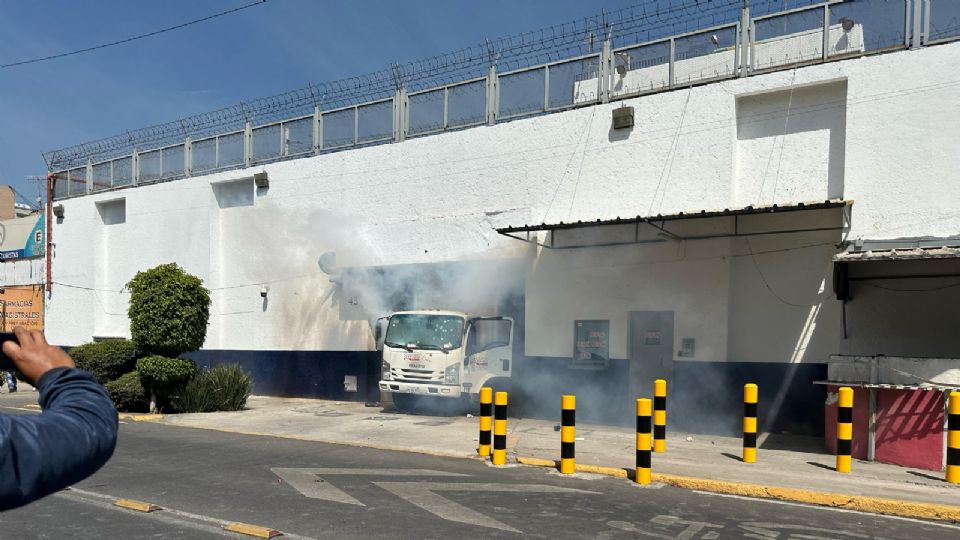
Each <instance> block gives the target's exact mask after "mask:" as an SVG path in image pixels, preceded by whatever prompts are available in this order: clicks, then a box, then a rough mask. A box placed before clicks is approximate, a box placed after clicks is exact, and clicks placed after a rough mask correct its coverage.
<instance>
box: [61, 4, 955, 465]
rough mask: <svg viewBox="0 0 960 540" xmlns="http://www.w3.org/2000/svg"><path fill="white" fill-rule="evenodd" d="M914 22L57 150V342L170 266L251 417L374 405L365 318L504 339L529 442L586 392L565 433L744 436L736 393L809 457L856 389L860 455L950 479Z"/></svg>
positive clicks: (115, 329)
mask: <svg viewBox="0 0 960 540" xmlns="http://www.w3.org/2000/svg"><path fill="white" fill-rule="evenodd" d="M914 5H916V6H919V7H918V8H917V11H914V10H913V9H912V8H913V6H914ZM933 5H934V6H935V8H934V11H933V12H932V15H931V14H930V13H929V12H928V14H927V16H926V17H925V18H920V17H918V16H917V15H916V13H920V12H921V10H922V9H925V6H929V4H927V3H925V2H916V3H914V2H907V3H906V6H907V9H906V10H904V4H903V3H899V2H882V1H878V2H856V3H844V4H840V5H817V6H813V7H811V8H809V9H807V10H802V11H791V12H789V13H785V14H776V13H772V14H768V15H763V16H757V15H756V14H753V15H751V14H749V13H746V12H745V13H743V14H742V16H741V17H737V18H734V19H733V20H731V21H730V23H729V24H727V25H722V26H721V27H716V28H708V29H703V30H698V31H696V32H693V33H689V34H684V35H679V36H663V39H659V40H655V41H653V42H650V43H643V44H640V43H638V42H637V40H636V39H635V40H634V41H629V40H628V37H625V35H612V37H611V38H610V42H608V43H604V44H603V46H602V48H601V47H599V46H598V47H597V50H594V49H592V45H591V50H590V51H584V54H585V56H584V57H578V58H575V59H564V58H560V59H557V60H555V61H553V62H552V63H550V64H548V65H536V64H535V63H532V62H531V63H530V64H529V65H525V66H522V68H521V69H519V71H515V72H509V70H508V68H504V67H502V66H494V67H492V68H489V67H488V66H484V67H483V70H484V73H483V74H482V76H481V77H480V78H478V79H477V80H467V81H466V82H463V83H453V84H451V83H449V82H444V83H442V84H439V85H438V86H429V85H426V84H422V85H420V86H419V87H417V86H416V85H415V84H413V83H410V85H411V87H410V88H406V87H401V88H400V89H396V88H394V87H390V88H389V89H388V90H383V88H380V87H377V86H376V85H375V84H374V83H373V82H370V83H369V84H370V86H369V90H370V92H369V93H368V94H364V96H365V99H366V100H365V99H359V98H356V97H354V98H353V99H354V101H353V102H349V101H344V102H343V103H338V105H337V106H329V105H328V104H324V105H323V107H321V105H320V104H319V103H314V102H310V101H309V97H307V98H303V100H306V101H305V102H306V103H307V106H305V107H306V109H303V108H301V109H296V111H299V112H298V113H297V114H293V113H291V114H290V115H289V116H287V117H283V118H281V119H280V120H279V121H278V119H277V118H276V110H275V109H272V108H270V107H267V105H266V102H265V104H264V109H263V111H268V109H269V114H272V115H274V116H273V117H271V119H269V120H262V121H257V118H262V117H257V118H251V117H250V116H247V117H238V118H240V119H239V123H237V124H236V125H233V126H232V127H229V128H227V127H223V126H221V125H218V126H205V125H202V124H196V125H198V127H197V128H196V133H195V134H191V135H190V137H189V138H187V139H186V140H184V139H183V138H182V131H177V130H173V131H171V133H175V134H176V137H179V139H177V140H174V139H170V140H163V141H162V142H157V141H158V140H159V139H157V138H156V134H157V133H161V132H163V126H158V127H154V128H150V129H149V130H146V131H144V133H148V132H149V134H151V135H150V136H151V137H154V138H153V139H150V138H148V137H147V136H146V135H144V139H143V144H138V145H137V146H136V148H128V147H123V146H122V145H123V144H131V143H130V141H131V140H135V139H136V138H137V137H138V135H137V133H138V132H134V133H133V134H132V135H125V136H124V138H123V139H122V140H121V139H117V140H118V141H120V142H117V143H116V145H117V146H114V147H115V148H117V149H118V150H117V151H116V152H114V153H113V154H110V155H104V154H102V152H103V148H110V147H111V144H114V143H113V142H111V141H112V140H106V141H99V142H98V143H97V144H91V145H89V146H85V145H78V146H76V147H73V148H70V149H65V150H63V151H57V152H51V153H49V154H47V158H48V160H49V161H50V163H51V167H52V172H53V173H54V180H53V182H54V183H53V185H52V186H51V191H52V193H53V194H54V199H55V200H54V201H53V210H54V215H56V216H57V218H56V222H55V223H53V224H52V238H51V239H50V241H51V243H52V245H55V246H56V249H55V250H52V253H51V263H50V264H51V272H52V276H53V279H52V281H51V284H52V292H51V295H50V297H49V299H48V305H47V333H48V337H49V339H50V340H51V341H52V342H55V343H59V344H62V345H77V344H79V343H82V342H85V341H90V340H92V339H96V338H109V337H122V336H127V335H128V333H129V328H128V321H127V317H126V307H127V300H128V293H127V292H126V291H125V290H124V284H125V283H126V282H127V281H128V280H129V279H130V278H131V277H132V276H133V275H134V274H135V273H136V272H137V271H140V270H143V269H146V268H149V267H152V266H154V265H157V264H160V263H166V262H171V261H175V262H177V263H179V264H180V265H181V266H183V267H184V268H185V269H186V270H187V271H189V272H191V273H194V274H196V275H198V276H200V277H201V278H203V280H204V282H205V284H206V285H207V286H208V287H209V288H210V289H211V295H212V298H213V306H212V309H211V320H210V328H209V331H208V334H207V342H206V344H205V346H204V348H203V349H202V350H201V351H198V352H197V353H196V354H195V355H194V357H195V358H196V359H197V360H198V361H199V362H200V363H202V364H208V365H209V364H214V363H218V362H239V363H241V364H242V365H243V366H245V367H246V368H247V369H248V370H250V371H251V372H253V374H254V375H255V380H256V391H257V392H261V393H268V394H275V395H298V396H317V397H328V398H335V399H349V398H351V397H355V398H357V399H363V398H364V396H362V395H360V394H359V393H358V394H351V393H350V392H349V391H348V390H347V389H345V385H344V381H345V380H347V379H348V378H351V377H356V378H357V379H358V380H360V381H361V384H360V387H361V388H363V387H364V386H369V385H370V384H371V383H372V382H374V381H370V380H367V379H370V378H371V376H370V375H369V373H370V371H369V370H368V367H369V365H370V364H371V363H372V362H375V361H376V357H377V353H376V351H375V343H374V332H373V326H374V321H375V320H376V318H377V317H380V316H383V315H385V314H387V313H389V312H392V311H396V310H402V309H423V308H444V309H456V310H465V311H474V312H479V313H490V312H495V313H498V314H501V315H506V316H511V317H513V318H514V320H515V321H517V328H516V329H515V335H516V336H518V339H517V340H515V343H516V345H515V347H516V350H515V354H514V358H515V366H514V368H513V377H514V378H515V379H517V380H518V381H520V382H521V386H522V388H521V389H520V390H519V394H520V395H519V396H518V397H519V398H520V399H519V400H518V401H521V403H522V405H521V407H522V408H523V410H524V412H525V414H538V415H556V414H557V413H556V404H557V396H558V395H559V394H561V393H575V394H576V395H577V396H578V398H579V399H578V401H579V407H578V409H579V412H578V414H579V415H582V417H583V418H585V419H589V420H594V421H603V422H610V423H623V424H628V423H630V422H632V420H633V415H632V412H631V403H632V401H633V398H634V397H636V396H637V395H648V394H650V393H652V381H653V379H655V378H656V377H661V376H662V377H666V378H668V380H670V388H671V393H670V397H669V409H670V411H671V412H670V418H671V423H672V425H673V426H675V427H676V428H678V429H682V430H690V431H701V432H717V431H721V432H737V431H738V430H739V427H738V426H739V422H740V389H741V388H742V385H743V384H744V383H746V382H755V383H757V384H759V387H760V402H761V411H762V413H761V424H762V425H761V429H762V430H764V431H781V432H782V431H786V432H791V433H795V434H807V435H815V436H823V435H824V433H825V432H826V433H827V434H828V435H829V431H828V430H829V426H830V424H831V423H832V420H831V418H832V417H831V416H830V415H831V414H834V413H833V412H832V411H834V410H835V408H832V407H831V405H832V404H834V401H835V387H836V386H837V385H839V384H849V385H854V386H857V387H858V388H862V390H860V391H859V393H858V395H857V401H856V402H857V404H858V407H861V406H862V409H858V412H857V418H856V419H855V420H856V430H857V432H858V434H863V440H862V441H861V442H859V443H856V444H855V446H854V451H855V453H856V452H858V451H862V452H863V455H864V456H868V457H870V458H876V459H882V460H887V461H890V462H894V463H903V464H909V465H913V466H922V467H927V468H933V469H936V468H939V466H940V465H939V464H940V463H942V459H943V418H944V416H943V391H944V390H946V389H949V388H956V387H958V386H960V333H958V332H956V324H955V321H956V320H957V315H958V312H957V311H958V306H960V286H958V285H960V272H957V270H958V266H960V260H958V256H957V255H958V253H960V251H958V250H957V249H955V248H956V247H958V246H960V212H958V211H957V208H956V201H957V200H960V153H958V152H956V149H955V143H954V139H955V134H954V133H953V131H954V129H953V128H954V126H956V125H958V122H960V99H958V97H960V90H958V86H957V83H956V81H955V80H954V79H955V75H954V73H955V70H954V69H952V68H953V66H956V65H957V63H958V62H960V43H957V42H954V40H955V39H956V38H957V37H958V36H960V32H958V31H955V30H950V29H951V28H952V27H951V26H949V25H948V24H946V23H943V21H947V20H952V19H950V14H949V13H945V11H949V8H948V7H945V6H949V5H951V4H945V3H943V2H934V4H933ZM891 6H893V7H891ZM937 17H942V18H937ZM923 21H926V23H927V26H929V27H930V28H926V29H925V30H923V27H924V25H923V24H921V22H923ZM914 23H915V24H914ZM941 23H943V24H941ZM748 26H749V27H750V28H751V29H752V32H749V33H747V32H742V31H741V29H743V28H746V27H748ZM614 27H616V25H614ZM931 28H932V29H931ZM570 40H571V42H574V41H576V40H579V41H577V42H578V43H581V44H582V43H583V40H580V38H579V37H577V36H570ZM591 43H592V42H591ZM907 49H910V50H907ZM421 82H422V81H421ZM401 86H402V85H401ZM378 92H379V94H378ZM295 95H299V94H291V96H295ZM355 95H356V93H355V94H354V96H355ZM284 99H286V98H284ZM298 99H299V98H298ZM346 99H347V98H343V100H346ZM303 100H301V101H296V100H295V99H294V98H293V97H291V98H290V100H289V102H290V103H302V102H304V101H303ZM248 110H249V106H248ZM292 110H293V109H291V111H292ZM301 113H302V114H301ZM226 114H227V113H224V115H226ZM244 114H247V113H244ZM249 114H252V115H253V116H256V114H258V113H249ZM264 114H267V113H266V112H264ZM197 122H201V119H197ZM183 125H195V124H193V123H191V122H185V123H177V124H176V126H179V127H177V129H182V126H183ZM466 128H470V129H466ZM218 130H219V131H218ZM131 138H132V139H131ZM389 143H394V144H389ZM132 144H137V143H136V142H134V143H132ZM98 152H101V153H98ZM351 380H352V379H351ZM348 386H349V385H348ZM512 402H513V401H512ZM825 419H826V427H825ZM858 436H859V435H858ZM827 440H828V441H830V440H832V437H830V436H828V437H827ZM861 443H862V446H858V445H860V444H861ZM917 450H921V451H922V453H923V456H922V458H920V459H919V460H911V459H910V458H907V457H905V456H909V455H912V454H914V453H915V452H916V451H917Z"/></svg>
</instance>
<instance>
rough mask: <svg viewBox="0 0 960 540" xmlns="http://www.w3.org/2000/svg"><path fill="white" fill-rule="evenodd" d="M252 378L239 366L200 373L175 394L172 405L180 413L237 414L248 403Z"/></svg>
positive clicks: (219, 367)
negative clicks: (224, 412)
mask: <svg viewBox="0 0 960 540" xmlns="http://www.w3.org/2000/svg"><path fill="white" fill-rule="evenodd" d="M252 389H253V378H252V377H251V376H250V375H247V374H246V373H244V372H243V370H242V369H241V368H240V366H239V365H238V364H221V365H219V366H215V367H213V368H210V369H208V370H204V371H201V372H200V373H199V374H198V375H197V376H196V377H194V378H193V379H191V380H190V382H188V383H187V384H186V386H184V387H183V389H181V390H180V392H178V394H177V396H175V397H174V399H173V405H174V407H176V408H177V410H179V411H181V412H188V413H190V412H213V411H240V410H243V407H244V406H245V405H246V404H247V398H248V397H250V391H251V390H252Z"/></svg>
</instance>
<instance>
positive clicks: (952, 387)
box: [813, 381, 960, 392]
mask: <svg viewBox="0 0 960 540" xmlns="http://www.w3.org/2000/svg"><path fill="white" fill-rule="evenodd" d="M813 384H819V385H822V386H849V387H850V388H880V389H884V390H937V391H939V392H952V391H956V390H960V385H950V384H884V383H868V382H848V381H813Z"/></svg>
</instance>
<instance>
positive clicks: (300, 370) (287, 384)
mask: <svg viewBox="0 0 960 540" xmlns="http://www.w3.org/2000/svg"><path fill="white" fill-rule="evenodd" d="M185 356H187V357H188V358H191V359H193V360H194V361H195V362H196V363H197V365H198V366H200V367H202V368H206V367H212V366H215V365H217V364H240V367H241V368H243V370H244V371H246V372H247V373H249V374H250V375H252V376H253V393H254V394H260V395H266V396H279V397H305V398H323V399H336V400H341V401H368V400H371V398H372V401H378V400H379V391H376V392H373V391H372V389H375V388H376V387H377V381H378V379H379V375H380V367H379V366H380V356H379V354H378V353H377V352H376V351H229V350H200V351H194V352H192V353H188V354H186V355H185ZM346 375H353V376H355V377H357V391H356V392H347V391H345V390H344V386H343V379H344V377H345V376H346Z"/></svg>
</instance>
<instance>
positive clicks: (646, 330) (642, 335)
mask: <svg viewBox="0 0 960 540" xmlns="http://www.w3.org/2000/svg"><path fill="white" fill-rule="evenodd" d="M629 339H630V346H629V356H630V372H629V373H630V395H631V396H636V397H652V396H653V381H654V380H656V379H667V381H669V380H670V374H671V371H672V369H673V312H672V311H631V312H630V332H629Z"/></svg>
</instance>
